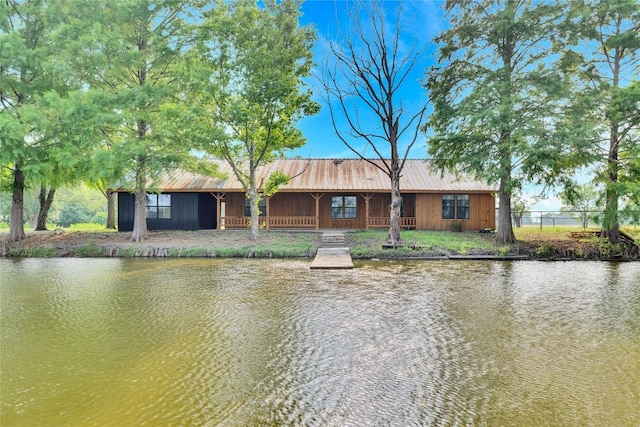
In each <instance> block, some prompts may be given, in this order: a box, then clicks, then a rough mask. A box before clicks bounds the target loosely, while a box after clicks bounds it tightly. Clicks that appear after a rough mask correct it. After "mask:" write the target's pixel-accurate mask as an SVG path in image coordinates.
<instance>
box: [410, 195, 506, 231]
mask: <svg viewBox="0 0 640 427" xmlns="http://www.w3.org/2000/svg"><path fill="white" fill-rule="evenodd" d="M448 194H452V193H448ZM464 194H468V193H464ZM495 215H496V213H495V199H494V197H493V196H492V195H491V194H486V193H480V194H473V193H472V194H469V219H468V220H462V228H463V230H484V229H485V228H491V229H494V228H495V224H496V216H495ZM454 221H457V220H456V219H442V194H417V195H416V228H417V229H419V230H451V227H452V226H451V223H452V222H454Z"/></svg>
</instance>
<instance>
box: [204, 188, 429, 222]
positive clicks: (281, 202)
mask: <svg viewBox="0 0 640 427" xmlns="http://www.w3.org/2000/svg"><path fill="white" fill-rule="evenodd" d="M214 197H215V198H216V200H217V204H218V206H217V209H216V212H218V218H217V221H216V223H217V224H218V229H239V228H247V227H248V226H249V222H250V215H249V210H248V205H247V203H246V198H245V195H244V193H226V194H225V193H216V194H214ZM390 201H391V199H390V195H389V194H382V193H357V194H338V193H277V194H275V195H274V196H272V197H266V198H264V199H263V200H262V202H261V205H260V219H259V221H260V227H261V228H263V229H266V230H270V229H309V230H316V231H318V230H321V229H366V230H368V229H383V228H389V226H390V218H389V204H390ZM414 212H415V195H414V194H406V195H403V207H402V212H401V218H400V227H401V228H403V229H413V228H416V218H415V214H414Z"/></svg>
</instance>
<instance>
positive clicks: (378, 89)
mask: <svg viewBox="0 0 640 427" xmlns="http://www.w3.org/2000/svg"><path fill="white" fill-rule="evenodd" d="M387 19H388V17H387V16H386V13H385V7H384V6H383V5H382V3H381V2H379V1H371V2H364V1H358V2H356V3H355V4H354V5H353V7H352V9H351V11H350V13H349V21H350V25H349V27H348V28H347V29H345V30H343V31H341V32H340V39H339V40H337V41H332V42H331V43H330V52H331V57H330V58H328V59H327V61H326V62H325V64H324V67H323V72H322V76H321V77H320V79H321V82H322V86H323V88H324V90H325V95H326V97H325V101H326V104H327V106H328V107H329V111H330V113H331V123H332V125H333V128H334V131H335V133H336V135H337V136H338V138H340V140H341V141H342V142H343V143H344V144H345V145H346V146H347V148H349V150H351V151H352V152H353V153H355V154H356V155H357V156H358V157H360V158H361V159H363V160H364V161H367V162H369V163H371V164H372V165H374V166H375V167H377V168H379V169H380V170H382V171H383V172H384V173H385V174H386V175H387V176H388V177H389V180H390V187H391V205H390V209H389V211H390V218H389V224H390V225H389V236H388V241H389V243H390V244H394V245H395V244H398V243H399V242H400V208H401V206H402V196H401V194H400V177H401V176H402V169H403V168H404V164H405V161H406V159H407V156H408V155H409V152H410V150H411V148H412V147H413V146H414V144H415V143H416V141H417V139H418V135H419V133H420V128H421V126H422V125H423V118H424V114H425V111H426V107H427V103H426V102H423V103H419V104H417V105H414V106H411V105H409V103H408V102H403V100H402V98H401V97H402V93H403V92H405V93H406V91H408V90H411V88H412V87H418V88H419V86H420V83H419V81H418V80H417V79H412V78H411V72H412V71H413V70H414V68H415V66H416V65H417V64H419V62H420V60H421V58H422V52H421V51H420V50H417V49H415V46H412V47H409V48H407V47H406V46H405V42H404V39H405V33H408V32H409V30H408V29H407V28H408V27H407V26H406V25H405V22H404V21H403V15H402V4H399V5H398V7H397V13H396V15H395V21H393V22H391V23H389V22H388V20H387ZM410 35H411V34H410ZM363 110H364V111H363ZM343 119H344V120H346V123H347V126H346V129H348V130H345V127H344V126H342V125H341V122H342V120H343ZM359 142H364V143H365V144H366V147H367V148H371V149H372V150H373V152H374V153H375V156H376V157H377V158H378V159H380V162H375V161H373V160H372V159H371V158H370V157H368V156H366V155H365V151H364V150H361V149H359V148H358V146H357V144H358V143H359Z"/></svg>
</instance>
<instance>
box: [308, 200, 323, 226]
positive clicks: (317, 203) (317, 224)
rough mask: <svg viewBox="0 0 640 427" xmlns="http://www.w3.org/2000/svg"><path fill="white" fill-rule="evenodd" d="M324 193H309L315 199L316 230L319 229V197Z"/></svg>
mask: <svg viewBox="0 0 640 427" xmlns="http://www.w3.org/2000/svg"><path fill="white" fill-rule="evenodd" d="M322 196H324V193H311V197H313V198H314V200H315V201H316V231H318V230H320V199H321V198H322Z"/></svg>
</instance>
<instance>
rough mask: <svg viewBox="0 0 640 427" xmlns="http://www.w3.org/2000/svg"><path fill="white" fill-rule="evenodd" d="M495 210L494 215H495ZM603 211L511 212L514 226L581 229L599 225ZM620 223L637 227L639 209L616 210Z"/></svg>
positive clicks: (639, 222) (639, 223) (639, 216)
mask: <svg viewBox="0 0 640 427" xmlns="http://www.w3.org/2000/svg"><path fill="white" fill-rule="evenodd" d="M497 213H498V212H497V210H496V215H497ZM603 215H604V212H603V211H595V210H584V211H577V210H574V211H569V210H567V211H565V210H562V211H525V212H524V213H518V212H515V211H513V212H512V218H511V219H512V221H513V226H514V227H518V228H519V227H539V228H540V230H542V228H543V227H545V226H550V227H562V226H566V227H577V228H582V229H585V230H586V229H587V228H594V227H601V226H602V217H603ZM618 218H619V221H620V225H628V226H632V227H637V226H638V225H640V211H620V212H618Z"/></svg>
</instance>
